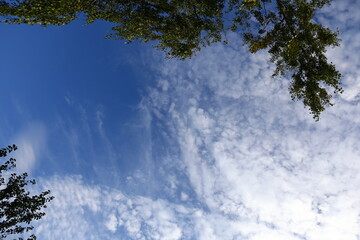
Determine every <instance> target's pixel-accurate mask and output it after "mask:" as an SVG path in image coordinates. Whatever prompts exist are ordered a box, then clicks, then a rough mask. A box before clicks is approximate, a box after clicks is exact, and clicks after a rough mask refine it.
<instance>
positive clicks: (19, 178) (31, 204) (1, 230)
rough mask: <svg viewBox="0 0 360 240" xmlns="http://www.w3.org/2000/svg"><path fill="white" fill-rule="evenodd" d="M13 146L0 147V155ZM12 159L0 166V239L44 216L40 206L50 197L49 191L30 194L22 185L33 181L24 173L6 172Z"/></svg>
mask: <svg viewBox="0 0 360 240" xmlns="http://www.w3.org/2000/svg"><path fill="white" fill-rule="evenodd" d="M16 149H17V147H16V146H15V145H12V146H8V147H6V148H2V149H0V157H6V156H7V154H8V153H10V152H12V151H15V150H16ZM15 162H16V160H15V159H14V158H10V159H9V160H7V161H6V162H5V163H4V164H2V165H0V239H4V238H6V237H7V236H10V235H14V234H15V235H17V234H22V233H25V232H28V231H30V230H32V229H33V228H34V227H33V226H31V225H30V223H31V222H32V221H33V220H39V219H40V218H42V217H43V216H44V215H45V213H44V212H42V211H41V209H42V208H46V203H47V202H49V201H51V200H52V199H53V197H52V196H49V194H50V191H45V192H42V193H40V194H39V195H30V193H29V192H28V191H27V190H26V189H25V187H26V185H28V184H35V180H28V179H27V177H28V174H27V173H23V174H21V175H18V174H16V173H14V172H13V173H10V172H11V169H13V168H15V167H16V165H15ZM9 171H10V172H9ZM18 239H19V240H22V239H23V238H21V237H19V238H18ZM35 239H36V236H35V235H34V234H32V235H31V236H30V237H29V238H28V240H35Z"/></svg>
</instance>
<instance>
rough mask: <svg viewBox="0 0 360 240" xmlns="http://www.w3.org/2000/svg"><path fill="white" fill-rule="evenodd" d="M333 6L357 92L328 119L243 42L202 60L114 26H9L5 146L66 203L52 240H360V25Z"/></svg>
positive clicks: (44, 228) (47, 224)
mask: <svg viewBox="0 0 360 240" xmlns="http://www.w3.org/2000/svg"><path fill="white" fill-rule="evenodd" d="M359 7H360V6H359V4H356V1H350V0H346V1H336V0H335V1H333V4H332V5H331V6H330V7H326V8H324V9H323V10H322V11H321V12H320V13H319V15H318V19H317V20H318V21H319V22H321V23H323V24H325V25H327V26H331V27H332V28H333V29H336V28H338V29H339V31H340V33H341V34H340V37H341V38H342V44H341V47H339V48H336V49H330V50H329V51H328V57H329V58H330V59H331V61H333V62H334V63H335V64H336V65H337V66H338V68H339V70H340V71H341V72H342V74H343V75H344V77H343V79H342V83H343V87H344V90H345V92H344V94H343V95H341V96H338V97H336V98H334V102H335V106H334V107H331V108H329V109H328V110H326V112H325V113H324V114H322V116H321V120H320V122H315V121H314V120H313V119H312V116H311V115H310V114H308V110H307V109H304V108H303V106H302V104H301V103H300V102H292V101H291V100H290V96H289V94H288V90H287V89H288V86H289V80H288V79H282V78H275V79H272V78H271V77H270V76H271V74H272V71H273V69H274V66H273V65H272V64H271V63H269V61H268V60H269V56H268V54H267V53H266V52H261V53H258V54H255V55H251V54H249V53H248V52H247V51H246V49H245V48H244V47H243V46H242V44H241V38H240V37H239V36H238V35H236V34H232V35H229V45H226V46H224V45H214V46H212V47H209V48H206V49H203V51H202V52H200V53H199V54H198V55H197V56H196V57H194V58H192V59H191V60H186V61H178V60H174V59H173V60H165V59H164V55H163V54H162V53H160V52H157V51H156V50H153V49H152V48H151V46H150V45H149V44H148V45H139V44H136V43H134V44H130V45H125V44H123V43H122V42H120V41H115V40H109V39H104V38H103V36H104V35H106V34H108V33H109V29H110V27H111V26H110V25H109V24H106V23H101V22H100V23H95V24H91V25H88V26H83V25H82V22H80V21H79V22H75V23H72V24H70V25H67V26H63V27H47V28H43V27H36V26H22V25H19V26H15V25H10V26H9V25H0V30H1V32H2V38H1V39H0V42H1V49H2V50H1V58H0V61H1V62H0V71H1V73H2V74H1V83H2V85H1V90H2V94H1V95H0V103H1V108H0V111H1V114H0V126H2V127H1V128H0V144H1V146H5V145H7V144H12V143H15V144H17V145H18V146H19V150H18V151H17V152H16V153H15V154H14V155H15V157H16V158H17V160H18V169H19V171H26V172H29V173H30V174H31V176H32V177H34V178H36V179H37V180H38V181H37V182H38V184H37V185H36V188H35V189H34V191H41V190H45V189H50V190H52V194H53V195H54V196H55V199H54V200H53V201H52V202H51V204H49V208H48V209H47V210H46V211H47V214H46V216H45V217H44V218H43V219H42V220H40V221H39V222H37V223H36V229H35V232H36V234H37V236H38V239H66V240H67V239H79V240H81V239H141V240H147V239H151V240H153V239H154V240H155V239H159V240H175V239H199V240H211V239H238V240H247V239H250V240H262V239H267V240H272V239H276V240H283V239H284V240H285V239H286V240H298V239H299V240H300V239H306V240H318V239H327V240H332V239H333V240H345V239H346V240H358V239H360V232H359V229H360V190H359V187H358V186H359V185H360V175H359V170H360V149H359V142H360V141H359V140H360V137H359V136H360V135H359V133H360V128H359V119H360V118H359V117H360V110H359V108H358V104H359V100H360V97H359V96H360V81H359V76H360V70H359V69H360V66H359V65H360V61H359V60H360V59H359V55H358V54H357V53H358V52H360V44H359V43H360V31H359V28H358V23H359V21H360V19H359V17H360V16H359V14H358V12H359V11H360V8H359Z"/></svg>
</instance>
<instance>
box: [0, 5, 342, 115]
mask: <svg viewBox="0 0 360 240" xmlns="http://www.w3.org/2000/svg"><path fill="white" fill-rule="evenodd" d="M330 1H331V0H227V1H226V0H12V1H0V15H1V16H2V18H3V19H2V21H3V22H5V23H26V24H41V25H43V26H46V25H64V24H68V23H70V22H71V21H73V20H75V19H76V18H77V17H78V16H80V13H82V14H81V16H85V19H86V22H87V23H92V22H94V21H96V20H105V21H108V22H111V23H114V24H115V26H114V27H113V28H112V30H113V31H112V33H111V34H110V35H108V37H113V38H118V39H123V40H126V41H127V42H132V41H134V40H140V41H142V42H148V41H153V42H155V46H154V47H156V48H159V49H161V50H164V51H165V52H166V53H167V56H168V57H176V58H180V59H186V58H189V57H191V56H193V55H194V54H195V53H196V52H197V51H199V50H200V49H201V48H202V47H205V46H209V45H210V44H212V43H215V42H223V43H226V32H228V31H234V32H239V33H241V34H242V35H243V37H244V42H245V43H246V44H247V45H248V47H249V50H250V52H253V53H255V52H257V51H259V50H261V49H267V50H268V52H269V53H270V54H271V60H272V61H273V62H274V63H275V64H276V70H275V73H274V76H276V75H284V76H285V75H286V76H291V78H292V83H291V85H290V88H289V91H290V94H291V97H292V99H293V100H301V101H302V102H303V103H304V106H305V107H308V108H309V109H310V112H311V113H312V114H313V116H314V118H315V119H317V120H318V119H319V116H320V113H321V112H322V111H324V110H325V107H327V106H330V105H332V103H331V101H330V100H331V97H332V95H331V91H333V92H334V93H341V92H342V89H341V87H340V83H339V80H340V78H341V74H340V73H339V72H338V71H337V70H336V68H335V66H334V64H332V63H331V62H329V61H328V60H327V58H326V56H325V52H326V50H327V48H328V47H332V46H338V45H339V39H338V33H337V32H334V31H332V30H330V29H329V28H327V27H324V26H322V25H321V24H318V23H316V22H315V20H314V18H315V12H316V10H317V9H319V8H321V7H323V6H324V5H326V4H330Z"/></svg>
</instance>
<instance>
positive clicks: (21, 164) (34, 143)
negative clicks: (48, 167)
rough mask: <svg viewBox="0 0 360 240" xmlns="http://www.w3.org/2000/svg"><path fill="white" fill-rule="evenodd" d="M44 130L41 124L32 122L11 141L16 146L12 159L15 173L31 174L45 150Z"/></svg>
mask: <svg viewBox="0 0 360 240" xmlns="http://www.w3.org/2000/svg"><path fill="white" fill-rule="evenodd" d="M46 135H47V134H46V129H45V127H44V125H43V124H41V123H37V122H33V123H30V124H28V125H27V127H26V128H25V129H23V130H22V131H20V132H19V133H18V134H17V135H16V136H15V137H14V139H13V140H12V142H14V143H15V144H16V145H17V146H18V150H17V151H15V153H14V155H13V157H14V158H15V159H16V160H17V161H16V171H18V172H21V173H22V172H27V173H31V171H32V170H33V169H34V167H35V166H36V164H37V161H38V160H39V155H41V154H40V153H41V151H43V149H45V148H46Z"/></svg>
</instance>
